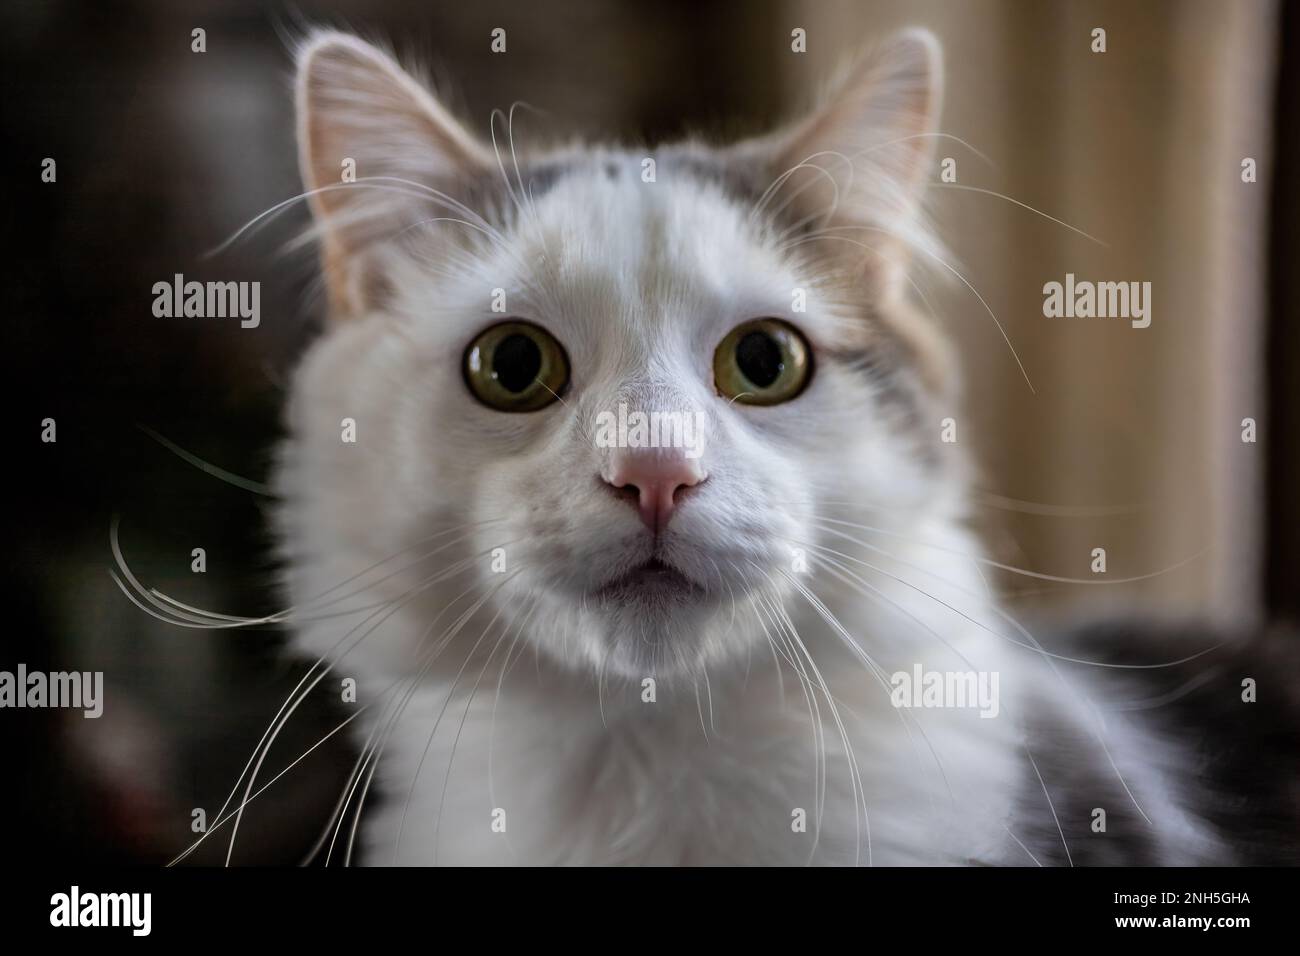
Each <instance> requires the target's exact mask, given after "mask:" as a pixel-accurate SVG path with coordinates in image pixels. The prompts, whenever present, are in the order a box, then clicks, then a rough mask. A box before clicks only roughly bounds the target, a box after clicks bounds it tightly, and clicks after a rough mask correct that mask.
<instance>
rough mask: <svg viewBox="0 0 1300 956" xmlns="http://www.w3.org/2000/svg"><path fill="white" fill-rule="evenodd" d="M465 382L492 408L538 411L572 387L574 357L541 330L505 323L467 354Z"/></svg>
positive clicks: (482, 335) (485, 333) (473, 344)
mask: <svg viewBox="0 0 1300 956" xmlns="http://www.w3.org/2000/svg"><path fill="white" fill-rule="evenodd" d="M465 384H466V385H468V386H469V390H470V391H471V392H473V393H474V397H475V398H477V399H478V400H479V401H480V402H482V403H483V404H484V405H486V406H488V407H489V408H495V409H497V410H498V411H502V412H535V411H537V409H539V408H545V407H546V406H547V405H549V404H551V403H552V402H554V401H556V400H557V398H558V397H559V396H560V394H561V393H562V392H563V391H564V387H565V386H566V385H568V384H569V357H568V356H567V355H565V354H564V348H563V347H562V346H561V345H560V343H559V342H557V341H556V340H555V336H553V335H551V333H550V332H547V331H546V330H545V329H543V328H541V327H540V326H537V325H533V324H532V323H530V322H518V321H514V322H502V323H501V324H499V325H494V326H492V327H491V328H490V329H486V330H485V331H483V332H481V333H479V336H478V338H476V339H475V340H474V341H473V342H471V343H470V344H469V348H467V349H466V350H465Z"/></svg>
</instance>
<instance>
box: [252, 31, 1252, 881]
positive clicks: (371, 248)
mask: <svg viewBox="0 0 1300 956" xmlns="http://www.w3.org/2000/svg"><path fill="white" fill-rule="evenodd" d="M940 74H941V54H940V48H939V44H938V42H937V41H936V40H935V38H934V37H933V36H932V35H931V34H929V33H928V32H926V31H923V30H918V29H911V30H907V31H904V32H902V33H900V34H898V35H896V36H894V37H892V38H891V39H889V40H888V41H887V42H885V43H882V44H881V45H879V46H878V47H877V48H876V49H875V50H874V52H872V53H871V54H869V55H866V56H864V57H862V58H860V59H859V60H857V61H855V62H854V63H853V64H852V65H851V66H850V67H849V68H848V69H846V70H845V71H844V72H843V73H842V74H841V75H840V76H839V78H838V80H837V81H836V83H834V84H833V85H832V88H831V91H830V93H829V94H828V95H827V96H826V97H825V98H824V99H823V100H822V101H821V102H820V103H819V105H817V106H815V107H814V108H813V109H812V110H811V111H809V112H808V113H807V115H805V116H803V117H802V118H800V119H798V120H796V121H795V122H793V123H791V124H789V125H787V126H785V127H783V128H781V129H778V130H776V131H774V132H771V133H767V134H764V135H761V136H757V137H754V138H752V139H748V140H744V141H741V142H738V143H731V144H726V145H710V144H706V143H705V142H703V141H698V140H688V141H685V142H681V143H676V144H670V145H663V146H656V147H654V148H647V149H623V148H613V147H609V148H607V147H597V146H571V147H565V148H556V149H551V150H542V151H535V152H528V151H524V152H520V151H519V150H518V149H517V148H516V143H515V137H514V135H513V129H512V126H513V124H512V122H511V120H513V118H514V117H513V113H514V111H513V110H512V111H511V113H510V114H509V115H507V114H500V115H498V116H494V120H500V122H494V123H493V128H492V137H491V139H492V142H491V143H488V142H485V141H484V140H482V139H480V138H478V137H476V136H474V135H472V134H471V133H470V132H469V131H468V130H467V129H466V128H465V127H464V126H463V125H462V124H461V123H460V122H459V121H458V120H457V119H455V118H454V117H453V115H452V114H451V112H450V111H449V110H448V109H447V107H446V106H444V105H443V104H442V103H441V102H439V100H438V99H437V98H435V96H434V95H433V94H432V93H431V92H430V91H429V89H428V87H427V86H425V85H424V84H422V83H421V82H419V81H417V80H416V79H415V78H413V77H412V76H411V75H410V74H408V73H407V72H405V71H404V70H403V69H402V67H400V66H399V65H398V63H397V62H396V61H395V60H394V59H393V58H392V57H391V56H390V55H389V54H387V53H386V52H384V51H382V50H380V49H379V48H377V47H375V46H373V45H371V44H369V43H366V42H364V41H362V40H360V39H357V38H355V37H353V36H350V35H347V34H343V33H338V32H332V31H325V32H318V33H315V34H313V35H312V36H311V37H310V38H309V39H308V40H307V41H306V42H305V43H304V44H303V45H302V47H301V49H300V51H299V54H298V61H297V87H296V90H297V111H298V140H299V147H300V157H301V168H302V174H303V178H304V180H305V184H306V188H307V189H308V190H309V195H310V197H311V198H310V202H311V206H312V210H313V213H314V222H315V227H314V235H315V236H316V238H317V239H318V240H319V245H320V250H321V259H322V272H323V278H324V280H325V284H326V288H327V292H328V301H329V313H330V314H329V319H328V324H327V328H326V329H325V331H324V334H322V335H321V336H320V337H319V338H318V339H317V340H316V341H315V342H313V343H312V344H311V346H310V348H309V349H308V350H307V352H306V354H305V356H304V358H303V360H302V362H301V365H300V366H299V368H298V370H297V372H296V373H295V375H294V378H293V383H292V388H291V396H290V401H289V406H288V412H287V425H288V438H287V439H286V441H285V442H284V444H283V447H282V448H281V450H280V453H279V456H278V462H277V467H276V474H275V479H274V483H275V489H276V492H277V495H278V497H279V500H280V503H279V505H278V510H277V511H276V515H275V521H276V528H277V533H278V538H279V541H280V551H281V555H282V557H283V560H284V563H285V568H286V571H285V585H286V587H287V590H288V592H289V594H290V596H291V599H292V603H293V604H294V606H295V607H296V608H297V609H298V612H297V617H298V620H297V622H296V624H295V625H294V633H293V642H294V646H295V647H296V648H297V649H298V650H299V651H301V652H303V653H305V654H307V655H310V656H311V657H312V658H314V659H320V660H321V661H322V664H321V665H320V668H321V671H320V674H321V675H328V676H323V679H324V680H327V681H330V682H331V683H333V682H337V681H355V686H356V701H355V704H350V706H353V707H355V708H356V709H357V710H358V711H359V714H358V719H357V720H356V721H355V722H354V725H353V727H352V728H351V729H353V730H356V740H357V743H358V744H359V746H360V748H361V751H362V754H363V760H362V762H360V763H359V765H358V767H357V768H356V773H355V775H354V783H353V786H351V787H350V789H349V792H348V794H347V795H346V797H347V801H348V803H349V805H350V806H351V807H352V808H354V809H355V807H356V806H358V805H362V804H364V807H365V813H364V822H363V823H362V825H361V827H360V830H359V834H360V835H359V837H357V836H356V834H355V832H354V833H352V834H349V833H348V831H347V829H346V828H344V827H342V826H340V827H338V828H337V829H338V830H340V831H341V832H339V833H337V834H336V835H335V836H334V837H333V838H332V839H331V844H330V845H331V847H332V850H331V852H333V853H336V854H337V855H338V856H343V854H344V847H345V846H346V848H347V850H346V852H347V857H348V858H349V859H351V858H352V855H353V854H352V850H353V840H354V837H355V839H356V851H357V852H356V859H357V860H358V861H360V862H363V863H369V864H377V865H388V864H420V865H427V864H448V865H480V864H481V865H488V864H526V865H554V864H592V865H606V864H641V865H646V864H649V865H701V864H704V865H712V864H746V865H748V864H775V865H782V864H807V863H813V864H828V865H854V864H858V865H867V864H874V865H928V864H941V865H965V864H1009V865H1034V864H1068V863H1075V862H1080V861H1083V862H1094V861H1095V862H1137V861H1142V862H1159V863H1195V862H1204V861H1211V860H1219V861H1230V860H1232V859H1234V857H1233V855H1232V851H1231V848H1230V847H1229V845H1228V843H1227V841H1226V840H1225V837H1224V835H1223V832H1222V831H1221V829H1219V828H1217V827H1216V826H1214V825H1213V824H1212V823H1210V822H1209V821H1208V820H1207V819H1206V818H1205V816H1204V815H1202V814H1199V813H1198V812H1196V810H1195V807H1194V803H1195V801H1193V800H1191V799H1188V795H1187V792H1186V788H1185V787H1184V788H1182V789H1180V786H1179V783H1178V780H1179V774H1180V773H1183V772H1184V771H1185V770H1186V769H1187V768H1190V767H1192V766H1193V765H1194V763H1195V761H1194V757H1193V755H1192V754H1191V752H1190V748H1189V746H1188V745H1187V744H1186V743H1180V742H1179V741H1178V740H1177V739H1175V737H1176V735H1170V734H1162V732H1161V731H1160V730H1159V729H1157V728H1155V727H1154V726H1144V725H1142V724H1141V723H1140V722H1138V721H1136V720H1132V719H1121V718H1128V717H1130V716H1131V714H1128V713H1120V714H1116V713H1114V712H1106V713H1104V714H1103V712H1102V710H1101V709H1100V708H1099V705H1098V704H1097V702H1096V700H1095V699H1094V697H1095V694H1094V692H1093V690H1092V689H1091V688H1090V684H1089V681H1090V680H1091V677H1090V672H1089V669H1088V668H1086V667H1085V668H1078V667H1069V665H1067V664H1066V663H1064V662H1063V661H1062V660H1061V659H1060V656H1061V655H1054V654H1053V653H1050V652H1048V651H1044V650H1041V649H1040V648H1039V647H1038V645H1037V642H1036V641H1035V639H1034V637H1033V636H1032V635H1030V633H1029V632H1028V631H1026V630H1025V629H1024V628H1022V627H1021V626H1020V624H1019V623H1018V622H1017V621H1015V620H1014V618H1012V617H1011V616H1010V615H1009V614H1008V613H1007V612H1006V611H1005V610H1004V609H1002V608H1001V607H1000V606H999V604H998V603H997V600H996V598H995V597H994V596H993V594H992V593H991V591H990V589H989V587H988V586H987V585H986V583H985V581H984V578H983V576H982V575H981V572H980V570H979V562H980V561H981V560H982V559H983V552H982V550H981V545H980V542H979V541H978V539H977V537H976V536H975V535H974V533H973V532H972V531H971V530H970V529H969V527H968V514H967V508H968V505H967V498H968V484H969V465H968V464H967V462H966V461H965V458H964V453H963V450H962V446H961V445H960V444H959V443H951V442H944V441H942V440H941V435H940V428H941V425H940V423H941V421H942V420H943V418H944V417H945V416H948V415H950V414H951V413H952V411H953V409H954V408H955V407H956V406H955V403H956V401H957V398H958V394H959V383H958V362H957V360H956V356H955V355H954V354H953V347H952V345H951V343H950V342H949V341H948V340H947V339H946V337H945V336H944V334H943V332H942V331H941V330H940V329H939V328H938V326H937V325H936V324H935V322H934V320H933V318H932V317H931V316H929V315H927V314H925V313H924V312H922V311H920V310H919V309H918V308H917V307H916V306H915V305H914V304H913V301H912V300H913V297H912V294H911V283H912V281H913V280H912V279H911V276H910V270H911V269H913V268H914V267H917V266H923V265H925V264H926V262H927V261H928V260H929V259H931V258H933V257H936V256H940V255H942V246H941V244H940V243H939V242H938V241H937V240H936V238H935V237H934V233H933V230H932V229H931V228H930V227H929V225H928V223H927V221H926V218H925V214H924V211H923V207H922V204H923V200H924V192H925V189H924V187H925V182H926V180H927V179H929V178H930V177H931V165H932V157H933V152H934V143H935V141H936V138H937V136H938V133H937V129H938V127H937V123H938V115H939V103H940V91H941V85H942V83H941V75H940ZM620 409H621V410H622V411H621V414H624V416H625V417H626V415H627V413H628V412H633V413H642V414H643V415H646V416H649V415H652V414H655V413H659V414H677V415H683V416H690V420H691V421H695V422H698V423H699V425H700V430H701V434H702V441H701V442H700V444H699V446H698V449H697V450H698V454H695V455H691V454H689V452H690V451H691V450H692V449H691V448H690V447H683V444H684V443H674V442H672V441H665V440H663V437H664V436H662V435H660V436H658V437H659V438H660V440H659V441H647V440H646V439H647V436H646V435H645V434H639V435H632V434H618V435H615V436H611V435H610V434H609V432H608V430H607V429H605V430H602V429H598V428H597V422H598V421H599V420H600V419H601V416H602V415H603V416H609V415H612V414H615V413H620ZM624 431H626V429H625V430H624ZM670 437H671V436H670ZM1179 656H1184V655H1179ZM913 677H915V683H916V684H917V686H916V687H914V688H912V689H911V691H912V692H911V693H908V692H905V688H904V685H905V684H906V683H907V682H908V681H911V680H912V679H913ZM932 677H933V680H931V678H932ZM989 677H992V678H993V680H992V681H990V680H987V678H989ZM968 680H969V683H966V682H967V681H968ZM979 681H983V683H982V684H981V683H979ZM945 682H946V683H945ZM922 685H925V686H930V687H931V689H932V690H934V694H933V696H929V697H927V696H926V694H925V693H923V686H922ZM327 686H328V685H327ZM976 686H979V687H982V688H984V690H985V691H986V692H987V691H988V690H989V689H990V688H992V689H994V690H995V691H996V697H997V700H996V701H987V700H986V701H984V703H985V704H986V705H987V704H992V705H993V706H983V707H975V706H970V704H971V701H970V700H966V701H961V700H956V701H954V699H953V694H954V693H959V692H960V691H961V689H962V688H963V687H969V688H974V687H976ZM945 690H946V693H945V692H944V691H945ZM1133 713H1137V712H1136V711H1135V712H1133ZM1098 810H1101V811H1103V812H1102V814H1101V816H1098V814H1097V811H1098ZM1099 819H1100V820H1103V821H1104V822H1103V824H1102V825H1101V829H1098V823H1097V821H1098V820H1099Z"/></svg>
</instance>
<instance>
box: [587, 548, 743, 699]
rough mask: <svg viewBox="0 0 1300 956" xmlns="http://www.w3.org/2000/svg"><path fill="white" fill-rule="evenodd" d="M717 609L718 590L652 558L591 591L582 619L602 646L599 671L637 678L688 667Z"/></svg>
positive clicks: (714, 617)
mask: <svg viewBox="0 0 1300 956" xmlns="http://www.w3.org/2000/svg"><path fill="white" fill-rule="evenodd" d="M718 608H719V604H718V599H717V594H716V590H711V589H709V588H706V587H705V586H703V585H702V584H701V583H699V582H697V581H695V580H694V579H693V578H691V577H690V576H689V575H688V574H686V573H685V572H683V571H681V570H680V569H678V568H676V567H674V566H673V565H671V564H668V563H667V562H665V561H663V560H661V559H658V558H651V559H649V560H647V561H645V562H643V563H641V564H638V565H635V566H633V567H631V568H628V569H625V570H621V571H619V572H618V573H617V574H616V575H614V576H612V577H610V578H608V579H607V580H605V581H604V582H603V583H601V584H600V585H598V586H597V587H595V588H594V589H593V590H591V591H589V592H588V594H587V595H586V599H585V601H584V607H583V617H585V618H586V625H587V627H589V628H590V629H591V631H592V632H594V633H593V636H594V637H595V638H596V639H597V640H598V641H599V643H600V644H601V645H602V647H603V653H602V654H601V655H600V656H601V658H602V662H603V663H602V668H603V670H605V672H606V673H608V674H619V675H621V676H624V677H628V678H636V679H639V678H642V677H645V676H648V675H665V674H668V673H672V672H676V671H685V670H688V669H691V668H692V667H693V666H694V664H695V663H696V662H697V661H698V659H699V655H700V650H701V647H702V646H703V644H704V642H705V640H706V637H707V635H708V633H709V631H710V625H711V624H712V623H713V622H714V620H715V619H716V618H717V612H718Z"/></svg>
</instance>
